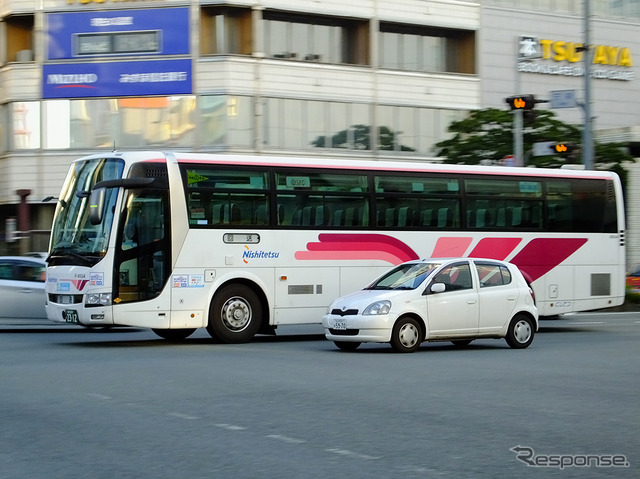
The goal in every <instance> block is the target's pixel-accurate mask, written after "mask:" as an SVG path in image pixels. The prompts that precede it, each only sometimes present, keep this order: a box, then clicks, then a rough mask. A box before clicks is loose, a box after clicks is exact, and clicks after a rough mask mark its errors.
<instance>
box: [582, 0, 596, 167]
mask: <svg viewBox="0 0 640 479" xmlns="http://www.w3.org/2000/svg"><path fill="white" fill-rule="evenodd" d="M590 17H591V9H590V6H589V0H584V45H583V54H584V57H583V58H584V104H583V109H584V128H583V130H582V164H583V165H584V168H585V170H593V131H592V117H591V58H592V56H591V39H590V36H591V34H590V27H589V24H590Z"/></svg>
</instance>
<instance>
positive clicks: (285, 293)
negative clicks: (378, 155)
mask: <svg viewBox="0 0 640 479" xmlns="http://www.w3.org/2000/svg"><path fill="white" fill-rule="evenodd" d="M624 228H625V227H624V211H623V203H622V190H621V185H620V181H619V179H618V177H617V176H616V175H615V174H613V173H609V172H601V171H575V170H565V169H557V170H550V169H534V168H504V167H489V166H457V165H455V166H452V165H442V164H433V163H424V162H408V161H405V162H383V161H364V160H355V159H335V158H334V159H319V158H293V157H282V158H280V157H262V156H241V155H216V154H195V153H179V152H175V153H163V152H110V153H101V154H98V155H92V156H87V157H84V158H80V159H78V160H76V161H74V162H73V163H72V165H71V167H70V170H69V173H68V175H67V178H66V180H65V183H64V185H63V188H62V191H61V193H60V196H59V198H58V204H57V207H56V211H55V218H54V221H53V229H52V237H51V244H50V251H49V253H50V255H49V258H48V268H47V282H46V292H47V315H48V318H49V319H50V320H52V321H56V322H69V323H79V324H81V325H84V326H88V327H92V326H100V327H108V326H111V325H128V326H136V327H144V328H151V329H153V330H154V331H155V332H156V334H158V335H159V336H161V337H163V338H167V339H183V338H186V337H187V336H189V335H190V334H192V333H193V332H194V331H195V330H196V329H197V328H206V329H207V330H208V332H209V333H210V334H211V336H212V337H214V338H215V339H217V340H219V341H222V342H229V343H233V342H245V341H249V340H250V339H251V338H252V337H253V336H254V335H255V334H257V333H274V332H275V328H276V327H277V326H279V325H290V324H310V323H320V322H321V318H322V316H323V314H325V312H326V308H327V306H328V305H329V304H330V303H331V302H332V301H333V300H334V299H335V298H336V297H338V296H340V295H343V294H346V293H348V292H352V291H355V290H358V289H361V288H362V287H364V286H365V285H366V284H368V283H369V282H370V281H371V280H372V279H374V278H375V277H376V276H377V275H378V274H381V273H382V272H384V271H385V270H386V269H388V268H390V267H391V266H392V265H395V264H399V263H401V262H403V261H406V260H411V259H416V258H423V257H464V256H472V257H483V258H494V259H500V260H506V261H510V262H512V263H514V264H516V265H517V266H518V267H519V268H520V269H521V270H522V272H523V273H524V275H525V277H526V278H527V280H528V281H529V283H530V284H531V286H532V288H533V290H534V293H535V297H536V302H537V306H538V308H539V311H540V315H541V316H556V315H559V314H562V313H567V312H572V311H586V310H593V309H600V308H606V307H610V306H616V305H620V304H622V303H623V301H624V294H625V246H624V242H625V237H624Z"/></svg>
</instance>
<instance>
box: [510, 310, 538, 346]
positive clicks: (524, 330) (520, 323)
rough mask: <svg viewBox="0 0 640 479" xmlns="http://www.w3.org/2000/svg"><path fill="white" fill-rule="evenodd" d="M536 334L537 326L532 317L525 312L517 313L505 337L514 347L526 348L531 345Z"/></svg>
mask: <svg viewBox="0 0 640 479" xmlns="http://www.w3.org/2000/svg"><path fill="white" fill-rule="evenodd" d="M534 334H535V326H534V323H533V321H532V320H531V318H529V317H528V316H525V315H524V314H517V315H515V316H514V318H513V319H512V320H511V323H509V329H508V330H507V335H506V337H505V338H504V339H505V340H506V341H507V344H508V345H509V346H511V347H512V348H514V349H524V348H527V347H529V345H530V344H531V342H532V341H533V336H534Z"/></svg>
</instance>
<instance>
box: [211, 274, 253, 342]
mask: <svg viewBox="0 0 640 479" xmlns="http://www.w3.org/2000/svg"><path fill="white" fill-rule="evenodd" d="M261 321H262V305H261V304H260V299H259V298H258V295H257V294H256V293H254V292H253V290H252V289H251V288H249V287H248V286H244V285H242V284H233V285H230V286H226V287H224V288H222V289H221V290H220V292H219V293H217V294H216V295H215V296H214V297H213V301H211V309H210V310H209V324H208V326H207V331H208V332H209V334H210V335H211V337H213V338H214V339H218V340H220V341H222V342H223V343H246V342H247V341H250V340H251V338H253V336H255V334H256V333H257V332H258V329H260V322H261Z"/></svg>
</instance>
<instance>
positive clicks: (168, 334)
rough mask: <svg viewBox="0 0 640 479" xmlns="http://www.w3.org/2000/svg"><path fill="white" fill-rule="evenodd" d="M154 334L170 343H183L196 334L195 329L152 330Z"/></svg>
mask: <svg viewBox="0 0 640 479" xmlns="http://www.w3.org/2000/svg"><path fill="white" fill-rule="evenodd" d="M152 331H153V332H154V333H156V334H157V335H158V336H160V337H161V338H163V339H167V340H169V341H182V340H183V339H187V338H188V337H189V336H191V335H192V334H193V333H194V332H195V328H194V329H152Z"/></svg>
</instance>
